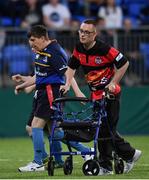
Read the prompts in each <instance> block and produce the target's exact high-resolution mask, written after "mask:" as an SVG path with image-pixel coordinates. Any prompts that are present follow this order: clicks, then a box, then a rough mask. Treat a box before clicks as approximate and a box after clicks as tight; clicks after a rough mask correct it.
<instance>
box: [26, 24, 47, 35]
mask: <svg viewBox="0 0 149 180" xmlns="http://www.w3.org/2000/svg"><path fill="white" fill-rule="evenodd" d="M31 36H34V37H37V38H40V37H42V36H44V37H45V38H48V30H47V28H46V27H45V26H43V25H35V26H32V27H31V29H30V30H29V31H28V33H27V37H28V38H30V37H31Z"/></svg>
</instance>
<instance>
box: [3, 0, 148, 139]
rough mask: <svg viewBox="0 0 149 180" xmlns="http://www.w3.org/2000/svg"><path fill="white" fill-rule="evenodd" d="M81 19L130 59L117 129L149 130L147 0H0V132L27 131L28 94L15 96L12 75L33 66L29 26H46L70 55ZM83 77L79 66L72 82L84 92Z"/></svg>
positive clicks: (18, 133)
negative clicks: (93, 24) (91, 20)
mask: <svg viewBox="0 0 149 180" xmlns="http://www.w3.org/2000/svg"><path fill="white" fill-rule="evenodd" d="M86 18H94V19H96V21H97V24H98V34H99V37H100V38H101V39H103V40H104V41H106V42H107V43H109V44H111V45H112V46H114V47H115V48H117V49H119V50H120V51H121V52H122V53H124V54H125V55H126V56H127V57H128V59H129V60H130V66H129V69H128V71H127V73H126V75H125V76H124V78H123V80H122V82H121V84H122V89H123V92H122V100H121V104H122V106H121V114H120V122H119V131H120V133H122V134H135V135H136V134H137V135H144V134H145V135H148V134H149V108H148V107H149V0H131V1H130V0H0V123H1V125H0V137H18V136H25V135H26V132H25V124H26V122H27V121H28V117H29V113H30V111H31V107H32V106H31V103H32V96H33V94H30V95H26V94H23V93H21V94H20V95H18V96H15V95H14V90H13V88H14V84H13V82H12V81H11V76H12V75H14V74H17V73H20V74H22V75H29V74H31V73H32V71H33V59H34V54H32V52H31V50H30V48H29V45H28V42H27V38H26V34H27V30H28V28H30V27H31V26H32V25H35V24H44V25H46V26H47V27H48V29H49V36H50V38H55V39H57V40H58V42H59V43H60V44H61V45H62V46H63V47H64V49H65V50H66V51H67V53H68V55H70V54H71V52H72V50H73V47H74V45H75V43H76V41H77V37H78V33H77V30H78V28H79V25H80V23H81V22H82V21H83V20H85V19H86ZM82 78H83V75H82V71H81V69H79V70H78V72H77V76H76V79H77V82H78V83H79V85H80V87H81V89H82V90H83V91H84V92H85V93H86V94H88V93H89V92H88V89H87V87H86V84H85V82H84V81H83V80H82Z"/></svg>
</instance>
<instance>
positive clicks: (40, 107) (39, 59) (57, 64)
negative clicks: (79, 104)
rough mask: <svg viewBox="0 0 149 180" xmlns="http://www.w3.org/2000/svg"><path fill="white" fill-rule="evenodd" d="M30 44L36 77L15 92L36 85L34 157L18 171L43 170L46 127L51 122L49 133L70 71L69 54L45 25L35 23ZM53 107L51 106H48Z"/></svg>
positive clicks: (33, 131) (30, 35) (33, 126)
mask: <svg viewBox="0 0 149 180" xmlns="http://www.w3.org/2000/svg"><path fill="white" fill-rule="evenodd" d="M28 38H29V44H30V46H31V48H32V49H34V50H35V51H36V53H37V55H36V58H35V76H33V77H32V78H29V80H28V81H25V82H24V83H22V84H20V85H17V86H16V88H15V92H16V94H17V93H18V92H19V91H20V90H22V89H24V88H26V87H29V86H31V85H33V84H34V83H35V84H36V89H37V90H38V92H37V99H36V101H37V104H36V108H35V111H34V118H33V121H32V139H33V145H34V160H33V162H31V163H29V164H28V165H27V166H24V167H21V168H19V171H21V172H23V171H43V170H44V166H43V161H42V159H43V157H42V150H43V148H44V140H43V128H44V127H45V125H46V124H47V125H48V128H49V132H50V128H51V127H52V123H53V121H52V120H51V119H50V117H51V116H52V115H53V114H54V109H55V108H54V107H53V106H52V102H53V100H54V99H55V98H58V97H59V96H60V93H59V90H60V86H61V85H63V84H65V77H64V75H65V71H66V70H67V60H68V59H67V55H66V53H65V51H64V50H63V48H62V47H61V46H60V45H59V44H58V43H57V42H56V41H55V40H50V39H49V37H48V32H47V30H46V28H45V27H44V26H42V25H36V26H33V27H32V28H31V30H30V31H29V32H28ZM49 107H50V108H49Z"/></svg>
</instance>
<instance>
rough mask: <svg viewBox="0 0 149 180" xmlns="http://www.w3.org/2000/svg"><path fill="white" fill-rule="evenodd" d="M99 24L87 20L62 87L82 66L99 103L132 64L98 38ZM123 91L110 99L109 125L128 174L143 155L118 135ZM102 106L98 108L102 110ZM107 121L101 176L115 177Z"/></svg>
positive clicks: (101, 147)
mask: <svg viewBox="0 0 149 180" xmlns="http://www.w3.org/2000/svg"><path fill="white" fill-rule="evenodd" d="M96 36H97V33H96V24H95V22H94V21H93V20H86V21H84V22H83V23H82V24H81V26H80V30H79V39H80V43H79V44H77V45H76V47H75V48H74V51H73V54H72V57H71V58H70V61H69V67H68V69H67V71H66V77H67V78H66V84H65V86H63V87H61V88H63V89H64V90H65V92H66V91H68V90H69V88H70V84H71V80H72V77H73V76H74V74H75V71H76V69H77V68H78V67H79V66H81V67H82V68H83V70H84V73H85V78H86V81H87V83H88V85H89V87H90V90H91V97H92V99H95V100H99V99H101V97H102V94H103V91H104V89H105V88H107V89H108V91H109V92H111V93H114V92H115V90H116V87H117V84H119V82H120V80H121V79H122V77H123V75H124V74H125V72H126V70H127V68H128V65H129V62H128V60H127V59H126V58H125V57H124V55H123V54H122V53H121V52H119V51H118V50H117V49H115V48H113V47H111V46H109V45H107V44H106V43H104V42H102V41H100V40H97V39H96ZM119 99H120V92H119V93H117V95H116V97H115V99H114V100H113V99H112V100H111V99H106V104H107V105H106V111H107V122H108V126H109V127H110V129H111V131H112V134H113V136H114V137H113V138H114V140H115V148H116V152H117V153H118V155H119V156H120V157H121V158H122V159H123V160H124V161H126V163H125V167H124V172H125V173H128V172H129V171H130V170H131V169H132V168H133V166H134V162H136V161H137V160H138V159H139V157H140V156H141V151H140V150H137V149H134V148H133V147H131V145H130V144H129V143H128V142H126V141H125V140H124V139H123V138H122V137H120V135H119V134H118V132H117V130H116V127H117V123H118V119H119V110H120V101H119ZM98 108H99V107H97V109H98ZM107 122H106V121H102V124H101V127H100V134H99V136H100V138H102V139H103V140H102V141H99V143H98V149H99V163H100V167H101V168H100V172H99V175H106V174H112V173H113V172H112V163H111V160H112V151H113V144H112V141H111V139H110V138H109V137H111V133H110V131H109V128H108V127H107Z"/></svg>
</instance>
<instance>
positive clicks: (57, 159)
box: [53, 141, 64, 164]
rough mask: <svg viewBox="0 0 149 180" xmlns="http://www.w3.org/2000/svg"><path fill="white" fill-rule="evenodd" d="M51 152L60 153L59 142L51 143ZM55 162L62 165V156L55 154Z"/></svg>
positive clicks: (60, 146)
mask: <svg viewBox="0 0 149 180" xmlns="http://www.w3.org/2000/svg"><path fill="white" fill-rule="evenodd" d="M53 151H54V152H61V151H62V145H61V142H60V141H54V142H53ZM54 157H55V162H56V163H59V164H62V163H64V161H63V159H62V155H60V154H56V155H55V156H54Z"/></svg>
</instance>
